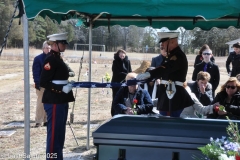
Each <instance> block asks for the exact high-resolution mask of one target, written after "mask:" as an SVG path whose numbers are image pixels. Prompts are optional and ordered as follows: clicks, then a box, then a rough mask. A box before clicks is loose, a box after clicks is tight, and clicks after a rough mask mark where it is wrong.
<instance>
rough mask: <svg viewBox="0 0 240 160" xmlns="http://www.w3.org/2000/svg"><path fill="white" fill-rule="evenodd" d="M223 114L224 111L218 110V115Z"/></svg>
mask: <svg viewBox="0 0 240 160" xmlns="http://www.w3.org/2000/svg"><path fill="white" fill-rule="evenodd" d="M225 114H227V112H226V111H220V110H219V111H218V115H220V116H221V115H225Z"/></svg>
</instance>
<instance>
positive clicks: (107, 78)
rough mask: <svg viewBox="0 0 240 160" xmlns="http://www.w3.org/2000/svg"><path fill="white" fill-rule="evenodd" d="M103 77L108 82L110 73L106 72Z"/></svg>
mask: <svg viewBox="0 0 240 160" xmlns="http://www.w3.org/2000/svg"><path fill="white" fill-rule="evenodd" d="M104 79H105V81H107V83H108V82H110V79H111V78H110V75H109V74H108V73H106V74H105V76H104Z"/></svg>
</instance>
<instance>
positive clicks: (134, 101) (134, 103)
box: [132, 99, 138, 115]
mask: <svg viewBox="0 0 240 160" xmlns="http://www.w3.org/2000/svg"><path fill="white" fill-rule="evenodd" d="M137 103H138V100H137V99H133V105H132V110H133V113H134V114H135V115H136V114H137V111H136V108H137V107H136V104H137Z"/></svg>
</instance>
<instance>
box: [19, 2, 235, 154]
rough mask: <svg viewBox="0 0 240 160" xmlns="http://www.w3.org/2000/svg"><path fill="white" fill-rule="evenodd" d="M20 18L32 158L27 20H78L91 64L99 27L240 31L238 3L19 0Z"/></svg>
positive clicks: (26, 146)
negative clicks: (85, 31) (86, 36)
mask: <svg viewBox="0 0 240 160" xmlns="http://www.w3.org/2000/svg"><path fill="white" fill-rule="evenodd" d="M18 2H19V4H18V7H19V11H20V13H19V17H23V25H24V27H23V30H24V40H23V45H24V93H25V94H24V105H25V106H24V110H25V115H24V116H25V122H24V123H25V135H24V139H25V144H24V152H25V154H26V155H30V127H29V124H30V119H29V117H30V90H29V88H30V87H29V84H30V83H29V48H28V44H29V43H28V20H32V19H34V18H35V17H36V16H37V15H40V16H42V17H45V16H48V17H50V18H51V19H55V20H56V21H58V22H60V21H62V20H67V19H70V18H78V19H81V20H82V21H83V23H84V24H85V25H86V26H88V27H89V39H90V40H89V58H90V60H89V62H91V44H92V28H93V27H98V26H112V25H116V24H118V25H121V26H129V25H136V26H139V27H146V26H152V27H153V28H162V27H167V28H168V29H170V30H176V29H177V28H178V27H184V28H185V29H188V30H190V29H194V28H195V27H199V28H201V29H203V30H210V29H211V28H212V27H218V28H228V27H229V26H234V27H236V28H239V23H240V1H239V0H118V1H115V0H55V1H50V0H41V1H39V0H18ZM89 73H90V74H89V81H91V63H89ZM90 93H91V89H89V94H88V133H87V134H88V140H87V149H88V147H89V128H90V127H89V122H90V101H91V97H90Z"/></svg>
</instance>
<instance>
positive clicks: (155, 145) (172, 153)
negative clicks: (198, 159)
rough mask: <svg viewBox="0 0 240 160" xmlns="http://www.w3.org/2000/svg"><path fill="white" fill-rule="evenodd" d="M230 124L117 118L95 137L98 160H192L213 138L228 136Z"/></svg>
mask: <svg viewBox="0 0 240 160" xmlns="http://www.w3.org/2000/svg"><path fill="white" fill-rule="evenodd" d="M227 126H228V121H227V120H212V119H181V118H172V117H164V116H148V115H144V116H142V115H133V116H128V115H117V116H114V117H113V118H112V119H110V120H109V121H107V122H106V123H104V124H103V125H101V126H100V127H99V128H97V129H96V130H95V131H94V132H93V133H92V136H93V143H94V145H95V146H97V153H96V159H97V160H125V159H126V160H173V159H174V160H190V159H192V156H199V155H201V152H200V151H199V150H198V149H197V148H198V147H201V146H205V145H206V144H207V143H209V142H210V137H213V138H214V139H215V138H221V137H222V136H227V133H226V127H227Z"/></svg>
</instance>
